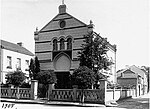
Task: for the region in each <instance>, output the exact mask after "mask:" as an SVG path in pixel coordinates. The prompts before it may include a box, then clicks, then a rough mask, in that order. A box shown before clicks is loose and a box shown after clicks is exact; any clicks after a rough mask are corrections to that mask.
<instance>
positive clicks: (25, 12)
mask: <svg viewBox="0 0 150 109" xmlns="http://www.w3.org/2000/svg"><path fill="white" fill-rule="evenodd" d="M64 3H65V4H66V6H67V13H69V14H71V15H72V16H74V17H76V18H77V19H79V20H81V21H82V22H84V23H86V24H89V22H90V20H92V21H93V24H94V25H95V27H94V31H95V32H97V33H100V35H101V36H102V37H106V38H107V39H108V41H109V42H110V43H111V44H112V45H113V44H116V45H117V63H116V64H117V70H119V69H123V68H125V66H126V65H129V66H131V65H136V66H150V63H149V54H150V52H149V28H148V26H149V22H148V17H149V12H148V9H149V7H148V5H149V3H148V0H64ZM61 4H62V0H1V5H0V6H1V11H0V13H1V17H0V23H1V26H0V33H1V36H0V39H3V40H6V41H9V42H12V43H18V42H23V44H24V45H23V46H24V47H25V48H27V49H28V50H30V51H31V52H33V53H34V31H35V30H36V27H38V29H39V30H40V29H41V28H42V27H44V26H45V25H46V24H47V23H48V22H49V21H50V20H52V18H53V17H55V16H56V15H57V14H58V7H59V5H61Z"/></svg>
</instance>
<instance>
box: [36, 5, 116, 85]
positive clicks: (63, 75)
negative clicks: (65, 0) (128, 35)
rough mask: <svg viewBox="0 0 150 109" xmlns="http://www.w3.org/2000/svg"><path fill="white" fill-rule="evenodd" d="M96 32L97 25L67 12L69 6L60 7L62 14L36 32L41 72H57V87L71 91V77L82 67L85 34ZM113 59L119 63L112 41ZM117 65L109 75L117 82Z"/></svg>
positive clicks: (37, 54) (113, 66) (110, 47)
mask: <svg viewBox="0 0 150 109" xmlns="http://www.w3.org/2000/svg"><path fill="white" fill-rule="evenodd" d="M90 31H93V24H92V22H90V24H88V25H87V24H85V23H83V22H82V21H80V20H78V19H77V18H75V17H73V16H72V15H70V14H68V13H67V12H66V5H65V4H62V5H60V6H59V13H58V14H57V15H56V16H55V17H54V18H53V19H52V20H51V21H50V22H49V23H48V24H46V25H45V26H44V27H43V28H42V29H41V30H39V31H38V29H37V30H36V31H35V32H34V39H35V55H36V56H37V57H38V59H39V62H40V68H41V70H54V72H55V73H56V76H57V79H58V80H57V84H56V88H68V86H69V76H70V75H71V74H72V73H73V70H74V69H75V68H78V67H79V61H78V58H77V56H78V52H79V51H80V50H81V49H82V48H81V45H82V44H83V40H84V37H83V36H84V35H86V34H87V33H88V32H90ZM108 46H109V49H110V51H112V53H113V57H112V58H111V59H112V60H113V62H114V63H115V64H116V59H115V55H114V54H115V53H116V46H115V45H111V44H110V43H109V42H108ZM115 64H114V65H112V67H111V70H110V71H109V72H107V73H106V75H109V76H110V77H111V78H112V81H114V80H115Z"/></svg>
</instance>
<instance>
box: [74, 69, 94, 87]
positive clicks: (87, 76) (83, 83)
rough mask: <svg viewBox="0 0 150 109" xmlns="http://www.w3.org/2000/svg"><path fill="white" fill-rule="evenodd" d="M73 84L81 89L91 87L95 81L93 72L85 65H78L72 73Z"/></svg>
mask: <svg viewBox="0 0 150 109" xmlns="http://www.w3.org/2000/svg"><path fill="white" fill-rule="evenodd" d="M72 80H73V85H78V87H79V88H81V89H87V88H91V86H92V85H93V84H94V82H95V73H94V72H93V71H92V70H91V69H89V68H88V67H86V66H80V67H79V68H78V69H75V70H74V72H73V74H72Z"/></svg>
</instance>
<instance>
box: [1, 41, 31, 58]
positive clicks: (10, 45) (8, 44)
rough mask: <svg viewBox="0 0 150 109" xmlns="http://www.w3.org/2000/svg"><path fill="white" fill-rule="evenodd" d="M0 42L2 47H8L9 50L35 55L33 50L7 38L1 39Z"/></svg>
mask: <svg viewBox="0 0 150 109" xmlns="http://www.w3.org/2000/svg"><path fill="white" fill-rule="evenodd" d="M0 44H1V48H3V49H7V50H11V51H14V52H18V53H22V54H26V55H30V56H34V54H33V53H32V52H31V51H29V50H28V49H27V48H25V47H22V46H19V45H18V44H15V43H12V42H8V41H5V40H0Z"/></svg>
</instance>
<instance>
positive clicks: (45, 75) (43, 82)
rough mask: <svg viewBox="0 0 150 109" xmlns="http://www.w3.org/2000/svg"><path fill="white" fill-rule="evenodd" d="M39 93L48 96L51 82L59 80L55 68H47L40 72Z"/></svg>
mask: <svg viewBox="0 0 150 109" xmlns="http://www.w3.org/2000/svg"><path fill="white" fill-rule="evenodd" d="M37 79H38V81H39V87H38V95H39V97H46V93H47V90H48V85H49V84H54V83H56V81H57V78H56V75H55V73H54V71H53V70H45V71H41V72H39V73H38V78H37Z"/></svg>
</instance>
